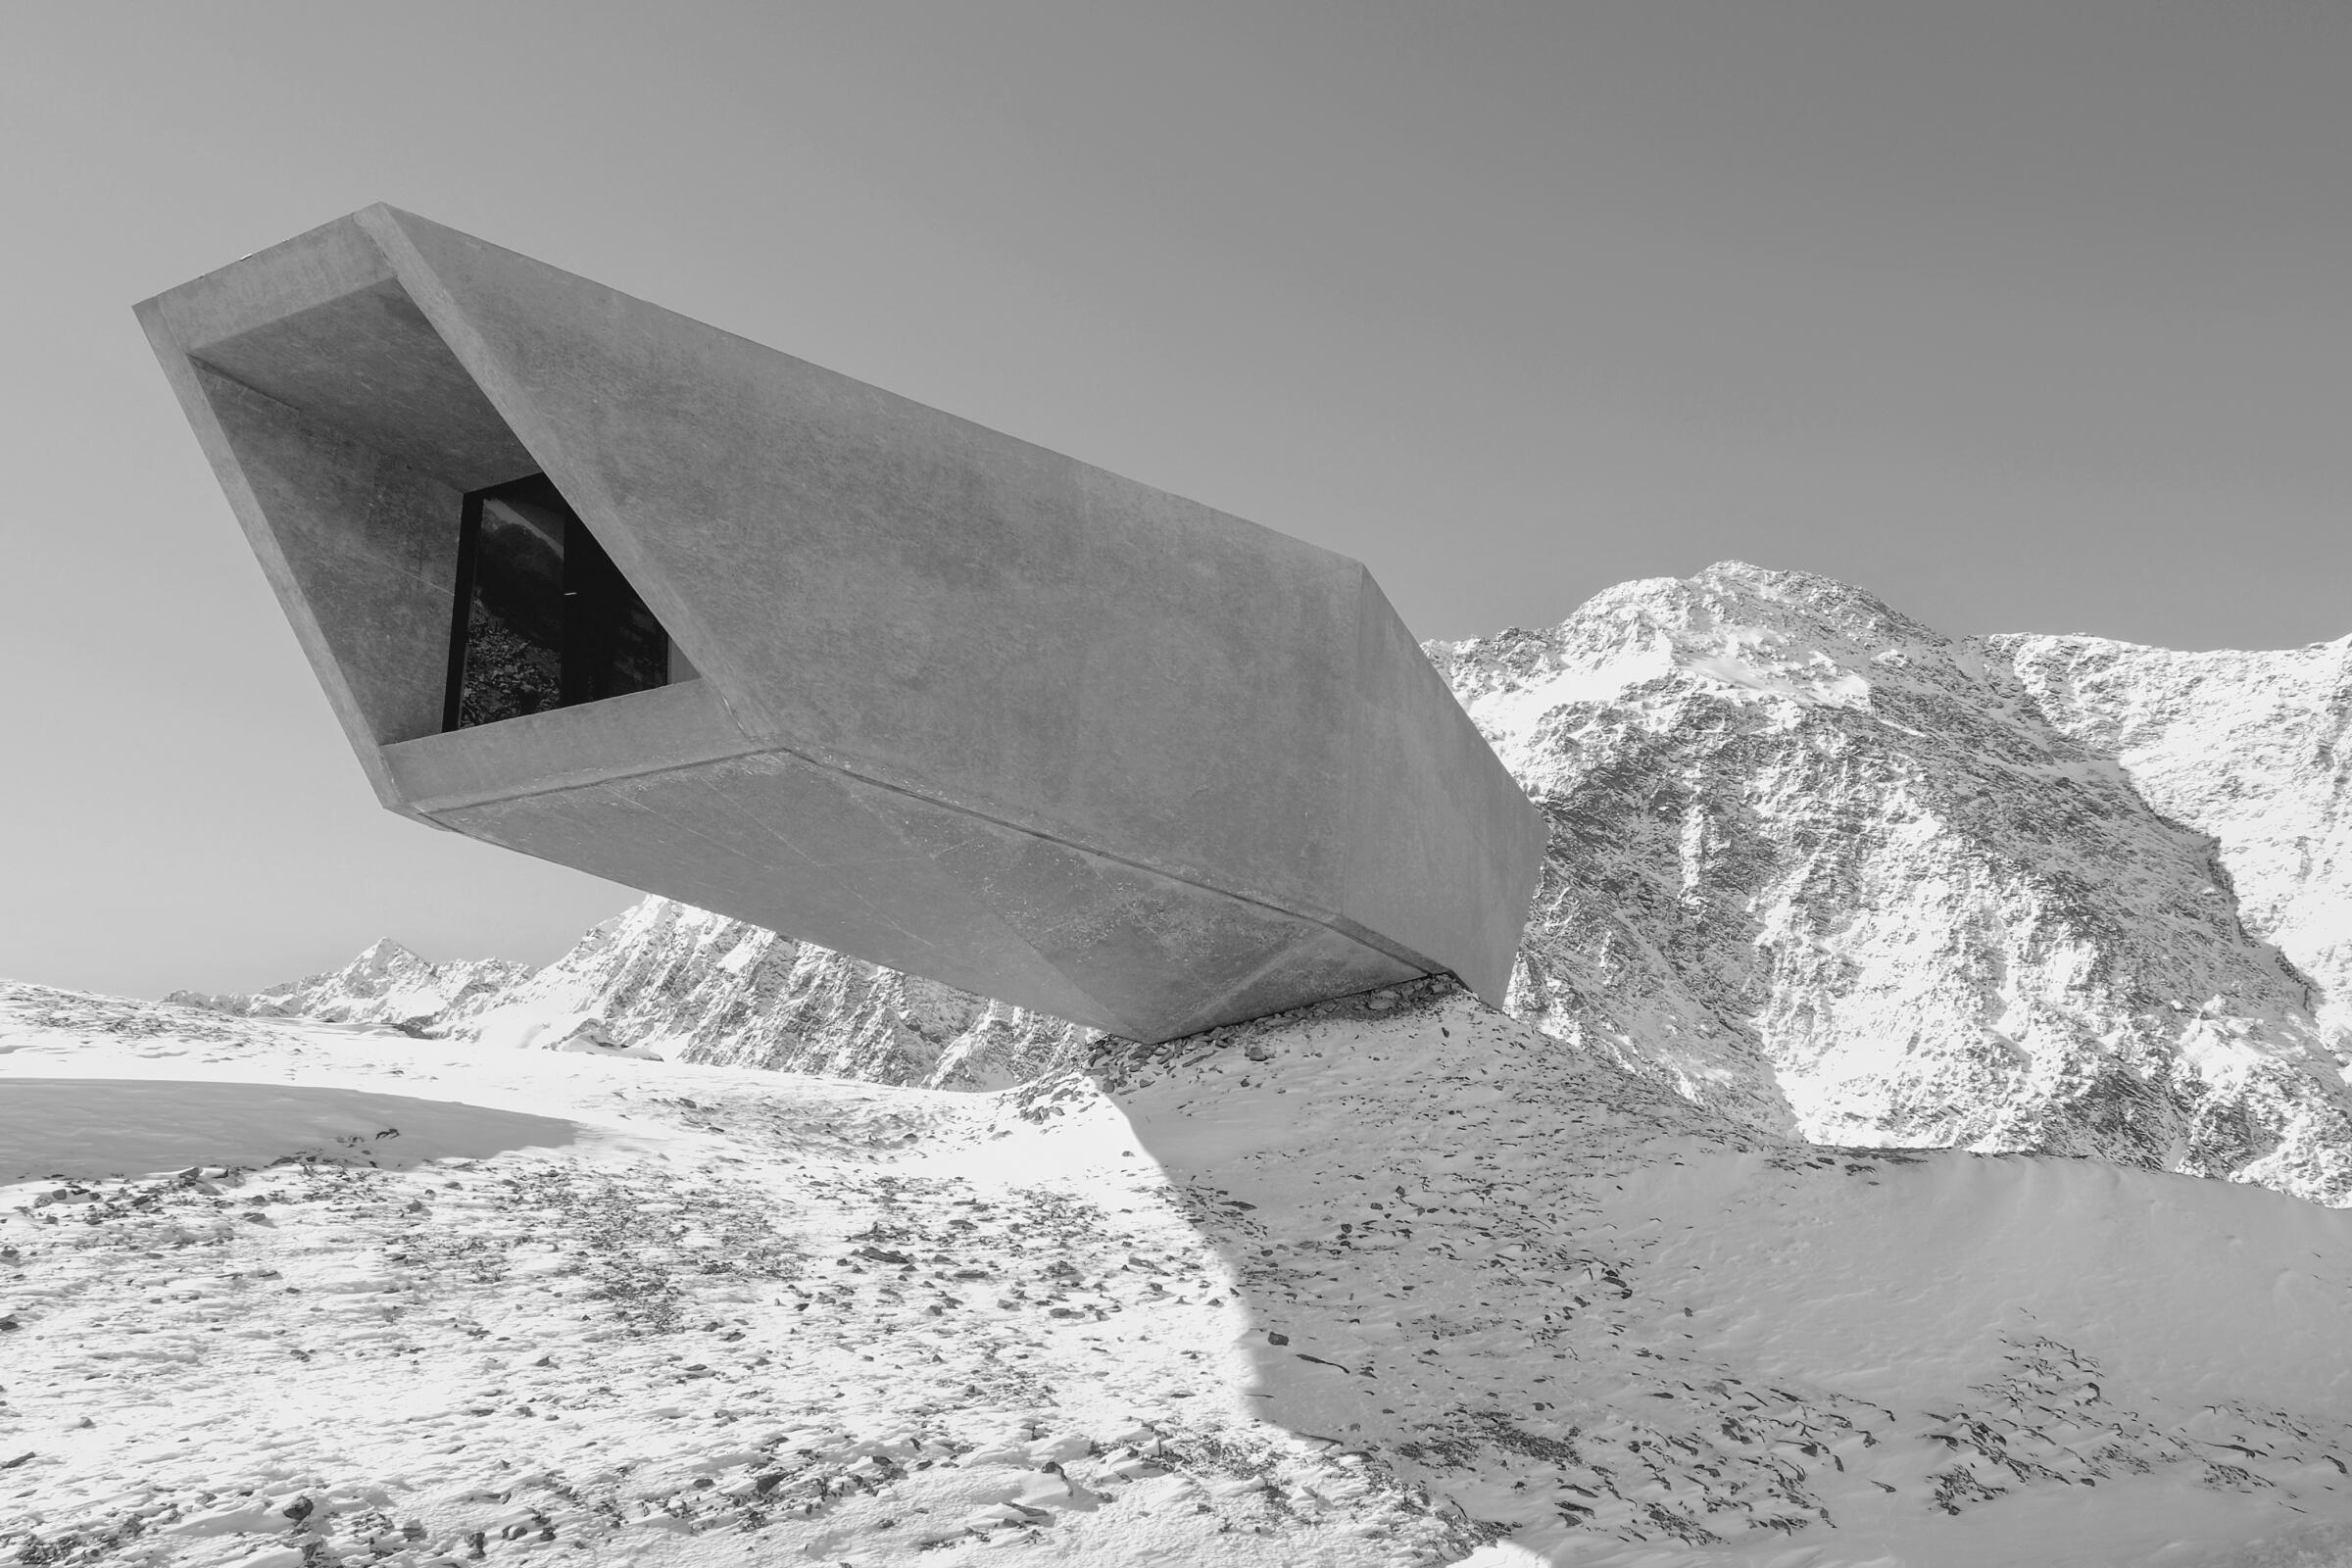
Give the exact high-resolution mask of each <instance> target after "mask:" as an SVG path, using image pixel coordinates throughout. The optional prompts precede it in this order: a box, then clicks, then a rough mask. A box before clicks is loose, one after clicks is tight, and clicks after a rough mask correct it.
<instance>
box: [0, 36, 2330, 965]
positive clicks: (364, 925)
mask: <svg viewBox="0 0 2352 1568" xmlns="http://www.w3.org/2000/svg"><path fill="white" fill-rule="evenodd" d="M0 148H4V149H5V150H4V151H0V214H4V215H5V233H6V236H7V244H6V249H5V251H4V252H0V281H4V282H5V285H6V290H5V298H6V299H7V300H8V302H9V310H8V329H7V334H6V352H5V354H0V462H4V463H5V468H6V473H7V476H8V482H9V485H10V492H11V493H10V494H9V496H8V498H7V501H6V504H5V508H4V509H0V545H4V546H5V548H4V549H0V667H5V669H6V670H7V671H8V678H7V680H6V682H5V685H4V686H0V974H4V975H8V976H12V977H16V978H21V979H28V980H38V981H43V982H47V983H51V984H61V985H72V986H83V987H89V988H93V989H100V990H108V991H115V992H121V993H126V994H130V995H157V994H160V993H161V992H162V991H164V990H167V989H169V988H172V987H174V986H182V985H186V986H196V987H201V988H206V989H224V988H239V989H243V988H249V987H253V986H257V985H261V984H265V983H268V982H270V981H273V980H277V979H281V978H287V977H291V976H293V975H296V974H299V973H302V972H305V971H310V970H316V969H319V968H323V967H327V966H329V965H331V964H334V963H337V962H340V961H341V960H342V959H343V958H345V957H347V956H349V955H350V954H352V953H353V952H355V951H357V950H358V949H359V948H361V947H363V946H365V945H366V944H367V943H368V942H370V941H372V940H373V939H375V938H376V937H378V936H382V935H392V936H396V937H398V938H400V939H401V940H402V941H405V942H407V943H408V944H409V945H411V946H412V947H415V948H417V950H418V951H420V952H423V953H424V954H426V955H427V956H435V957H448V956H475V955H486V954H503V955H506V956H514V957H521V958H529V959H534V960H544V959H546V958H549V957H552V956H554V955H555V954H557V953H558V952H560V951H561V950H562V949H563V948H564V946H565V945H567V944H568V942H569V941H570V940H571V939H572V938H573V937H574V936H575V935H576V934H577V933H578V932H579V930H580V929H582V928H583V927H584V926H586V925H588V924H590V923H591V922H593V921H594V920H597V919H600V918H602V917H604V916H606V915H608V914H611V913H613V912H615V911H616V910H618V909H619V908H621V907H624V906H625V905H626V904H627V903H628V902H629V900H630V898H631V895H630V894H629V893H628V892H626V891H625V890H622V889H619V888H615V887H613V886H612V885H610V884H606V883H601V882H597V881H594V880H592V879H589V878H585V877H582V876H579V875H577V874H575V873H572V872H569V871H564V870H560V869H558V868H556V867H552V866H544V865H540V864H538V863H536V862H532V861H528V860H525V859H523V858H520V857H517V856H513V855H510V854H507V853H506V852H503V851H498V850H492V849H488V848H485V847H482V846H478V845H474V844H471V843H468V842H466V841H464V840H461V839H458V838H456V837H455V836H452V835H447V834H436V833H432V832H430V831H428V830H426V829H423V828H420V827H417V826H415V825H413V824H411V823H408V822H404V821H401V820H399V819H397V818H395V817H393V816H391V815H390V814H389V813H386V812H384V811H382V810H380V809H378V808H377V807H376V806H375V805H374V803H373V798H372V796H371V795H370V794H369V792H368V786H367V785H366V783H365V782H364V781H363V780H362V778H361V775H360V771H359V768H358V766H357V765H356V764H355V763H354V762H353V760H352V759H351V757H350V754H349V752H348V750H347V749H346V747H345V745H344V742H343V740H342V737H341V735H340V734H339V732H338V731H337V730H336V728H335V726H334V724H333V722H332V720H331V719H330V717H329V715H328V712H327V709H326V704H325V702H324V700H323V698H322V697H321V696H320V695H319V690H318V687H317V684H316V682H315V681H314V680H313V678H312V676H311V674H310V672H309V670H308V668H307V667H306V666H305V665H304V663H303V662H302V659H301V657H300V655H299V653H298V652H297V650H296V648H295V645H294V640H293V637H292V635H291V633H290V632H289V631H288V630H287V628H286V625H285V622H284V620H283V618H282V617H281V615H280V614H279V613H278V611H277V609H276V607H275V605H274V603H273V602H272V601H271V600H270V596H269V593H268V591H267V589H266V588H265V586H264V584H263V581H262V577H261V573H260V571H259V570H258V568H257V567H256V566H255V564H254V563H253V560H252V557H251V555H250V554H249V552H248V551H247V549H246V547H245V544H244V542H243V539H242V537H241V535H240V534H239V533H238V531H237V528H236V526H235V524H234V522H233V521H232V520H231V518H230V515H229V513H228V509H227V506H226V504H225V503H224V502H223V501H222V499H221V492H220V489H219V487H218V486H217V485H216V484H215V482H214V480H213V478H212V476H211V474H210V472H209V470H208V469H207V468H206V466H205V465H204V463H203V461H202V459H201V458H200V456H199V455H198V452H197V448H196V444H195V441H194V439H193V437H192V436H191V435H190V434H189V433H188V430H187V428H186V426H185V423H184V421H183V420H182V419H181V417H180V415H179V413H178V411H177V409H176V408H175V406H174V405H173V402H172V397H171V395H170V394H169V392H168V391H167V389H166V387H165V384H164V380H163V377H162V375H161V374H160V373H159V372H158V371H157V369H156V368H155V366H154V363H153V361H152V359H151V358H150V356H149V354H148V350H147V347H146V344H145V342H144V340H143V339H142V338H141V336H140V334H139V332H138V330H137V328H136V326H135V325H134V323H133V322H132V319H131V316H130V306H131V304H132V303H133V302H134V301H136V300H138V299H141V298H143V297H145V296H147V295H149V294H153V293H156V292H159V291H161V290H163V289H165V288H168V287H170V286H172V285H173V284H176V283H178V282H181V281H183V280H184V279H186V278H188V277H191V276H193V275H195V274H197V273H199V272H203V271H207V270H211V269H213V268H215V267H218V266H221V265H222V264H224V263H226V262H228V261H230V260H232V259H234V258H235V257H237V256H239V255H242V254H244V253H245V252H248V251H252V250H256V249H259V248H261V247H263V246H265V245H269V244H271V243H273V242H275V241H277V240H279V239H282V238H284V237H286V236H288V235H291V234H293V233H296V232H298V231H300V230H302V229H305V228H309V227H311V226H313V225H315V224H317V223H319V222H322V221H325V220H327V219H329V218H333V217H335V216H337V215H338V214H341V213H345V212H348V211H350V210H352V209H354V208H357V207H361V206H364V205H366V204H367V203H368V202H372V201H388V202H391V203H393V204H395V205H397V206H401V207H406V208H409V209H411V210H413V211H416V212H417V213H421V214H423V215H424V216H426V217H428V218H432V219H434V220H436V221H441V222H444V223H448V224H452V225H454V226H456V227H459V228H463V229H466V230H468V231H470V232H473V233H476V234H479V235H481V236H483V237H484V238H486V239H489V240H492V241H494V242H496V243H499V244H502V245H506V246H509V247H511V248H513V249H515V250H519V251H522V252H524V253H526V254H529V255H532V256H536V257H539V258H541V259H543V260H546V261H549V262H552V263H554V264H556V265H558V266H561V267H564V268H566V269H569V270H573V271H576V272H581V273H585V274H587V275H588V276H590V277H594V278H597V279H599V280H600V281H603V282H607V283H611V284H613V285H615V286H617V287H619V288H623V289H626V290H629V291H630V292H633V293H636V294H640V295H643V296H645V297H647V298H649V299H652V300H655V301H657V302H659V303H661V304H663V305H666V306H669V307H671V308H672V309H676V310H680V311H683V312H686V313H687V314H689V315H692V316H696V317H699V318H701V319H705V320H708V321H711V322H714V323H716V324H718V325H720V326H724V327H727V328H730V329H732V330H734V331H737V332H741V333H743V334H745V335H747V336H750V337H753V338H756V339H759V340H760V341H762V342H766V343H770V344H773V345H775V346H776V347H778V348H782V349H786V350H789V351H790V352H792V353H795V354H798V355H801V356H803V357H804V358H807V359H810V360H813V361H815V362H817V363H819V364H821V365H826V366H829V367H832V368H836V369H839V370H843V371H846V372H848V373H849V374H852V375H856V376H858V377H861V378H863V379H865V380H868V381H872V382H875V383H877V384H879V385H881V386H885V387H888V388H890V389H891V390H893V391H897V392H901V393H905V394H907V395H908V396H910V397H914V398H917V399H920V400H922V401H924V402H927V403H931V404H934V405H936V406H938V407H941V408H944V409H948V410H950V411H952V412H954V413H956V414H959V415H963V416H965V417H970V418H973V419H977V420H979V421H980V422H982V423H985V424H989V425H993V426H996V427H998V428H1000V429H1003V430H1006V431H1010V432H1012V433H1013V434H1016V435H1019V436H1022V437H1025V438H1027V439H1030V440H1033V441H1037V442H1040V443H1042V444H1044V445H1046V446H1049V447H1053V448H1054V449H1056V450H1059V451H1063V452H1067V453H1070V454H1072V455H1074V456H1077V457H1080V458H1084V459H1086V460H1088V461H1090V462H1094V463H1097V464H1100V465H1103V466H1105V467H1108V468H1111V469H1114V470H1116V471H1118V472H1121V473H1124V474H1128V475H1130V476H1132V477H1135V478H1138V479H1142V480H1146V481H1148V482H1151V483H1152V484H1156V485H1159V486H1162V487H1164V488H1166V489H1169V490H1173V491H1176V492H1178V493H1180V494H1183V495H1188V496H1191V497H1194V498H1195V499H1198V500H1201V501H1204V502H1207V503H1210V504H1212V505H1214V506H1218V507H1221V508H1224V509H1226V510H1228V511H1231V512H1235V513H1239V514H1241V515H1244V516H1248V517H1250V518H1253V519H1254V520H1257V521H1259V522H1263V523H1266V524H1268V525H1270V526H1273V527H1276V528H1280V529H1282V530H1284V531H1286V532H1290V533H1293V534H1297V535H1299V536H1301V537H1304V538H1307V539H1311V540H1314V541H1316V542H1318V543H1320V544H1324V545H1327V546H1330V547H1332V548H1334V549H1337V550H1341V551H1344V552H1346V553H1348V554H1350V555H1353V556H1355V557H1357V558H1358V559H1360V560H1362V561H1364V562H1365V563H1367V564H1369V565H1370V566H1371V567H1372V569H1373V571H1374V572H1375V574H1376V575H1377V576H1378V577H1379V578H1380V580H1381V582H1382V584H1383V585H1384V586H1385V587H1386V588H1387V589H1388V592H1389V594H1390V597H1391V598H1392V599H1393V600H1394V601H1395V602H1396V604H1397V608H1398V610H1399V611H1400V612H1401V613H1403V615H1404V617H1405V619H1406V620H1407V621H1408V622H1409V623H1410V624H1411V625H1412V626H1413V628H1414V629H1415V631H1417V632H1418V633H1420V634H1421V635H1423V636H1425V637H1427V636H1443V637H1462V636H1469V635H1473V634H1480V633H1486V632H1491V631H1495V630H1497V629H1499V628H1501V627H1503V626H1506V625H1512V624H1517V625H1523V626H1533V625H1544V624H1549V623H1552V622H1556V621H1558V620H1559V619H1561V618H1562V617H1563V616H1565V615H1566V614H1567V613H1569V612H1570V611H1571V610H1573V609H1574V608H1575V607H1576V606H1577V605H1578V604H1579V603H1580V602H1581V601H1583V600H1584V599H1586V598H1588V597H1589V596H1590V595H1592V594H1593V592H1595V591H1597V590H1599V589H1601V588H1604V587H1606V586H1608V585H1609V584H1611V583H1615V582H1618V581H1622V580H1624V579H1626V578H1629V577H1641V576H1657V575H1664V574H1673V575H1682V574H1687V573H1689V572H1691V571H1693V570H1695V569H1697V568H1698V567H1700V566H1702V565H1705V564H1707V563H1709V562H1711V561H1716V560H1722V559H1727V558H1737V559H1741V560H1746V561H1752V562H1756V563H1759V564H1766V565H1774V566H1792V567H1801V568H1804V569H1807V570H1811V571H1818V572H1824V573H1827V574H1829V575H1832V576H1835V577H1839V578H1842V579H1844V580H1846V581H1849V582H1854V583H1858V584H1861V585H1863V586H1865V587H1868V588H1870V589H1873V590H1875V591H1876V592H1878V593H1879V594H1881V595H1882V596H1883V597H1885V598H1886V599H1887V600H1888V601H1889V602H1891V603H1892V604H1894V605H1895V606H1896V607H1897V608H1899V609H1902V610H1905V611H1907V612H1909V613H1913V614H1915V615H1918V616H1920V617H1921V618H1923V619H1925V620H1927V621H1929V622H1930V623H1932V624H1934V625H1936V626H1939V627H1941V628H1943V629H1945V630H1948V631H1954V632H1975V631H2005V630H2039V631H2084V632H2094V633H2099V634H2103V635H2107V636H2114V637H2123V638H2129V639H2132V640H2135V641H2140V642H2151V643H2162V644H2168V645H2172V646H2177V647H2189V648H2211V647H2229V646H2235V647H2249V646H2250V647H2278V646H2291V645H2296V644H2301V643H2307V642H2313V641H2318V640H2321V639H2327V638H2332V637H2336V636H2340V635H2343V634H2344V633H2346V632H2348V631H2352V604H2348V603H2347V595H2346V589H2347V586H2348V585H2352V527H2348V526H2347V522H2348V520H2352V519H2348V518H2347V502H2348V501H2352V433H2348V431H2347V414H2348V413H2352V6H2346V5H2344V4H2341V3H2339V0H2230V3H2220V0H2217V3H2214V4H2210V5H2176V4H2168V3H2164V0H2097V3H2075V0H1958V3H1953V0H1940V3H1938V0H1860V3H1853V4H1812V3H1801V0H1800V3H1781V0H1737V3H1734V0H1719V3H1714V4H1682V3H1677V0H1627V3H1624V4H1576V3H1555V4H1544V5H1506V4H1482V3H1475V0H1461V3H1455V0H1448V3H1446V4H1443V5H1440V4H1434V3H1433V4H1427V5H1423V6H1417V7H1407V6H1390V5H1379V4H1372V3H1369V0H1343V3H1331V4H1322V3H1304V0H1300V3H1271V4H1268V3H1254V0H1253V3H1249V4H1236V5H1213V4H1203V3H1200V0H1185V3H1183V4H1176V5H1153V6H1144V5H1124V4H1111V3H1105V0H1087V3H1082V4H1070V5H1054V6H1049V5H1032V4H988V3H982V4H944V3H943V4H936V5H923V6H907V5H895V4H887V3H877V0H856V3H849V4H841V5H801V4H782V3H777V4H756V5H755V4H745V5H703V4H693V3H680V0H665V3H663V4H661V5H613V4H596V3H589V0H567V3H564V4H524V3H501V4H479V3H466V4H433V3H421V0H404V3H403V4H401V5H398V6H379V5H366V6H363V5H345V4H323V3H300V4H292V3H289V4H271V5H258V4H238V3H233V0H215V3H208V4H205V5H184V6H183V5H165V4H153V3H143V4H137V5H118V4H107V3H99V0H71V3H66V4H48V3H36V0H13V3H12V4H9V5H7V6H5V7H0Z"/></svg>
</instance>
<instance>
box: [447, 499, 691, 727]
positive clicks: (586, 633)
mask: <svg viewBox="0 0 2352 1568" xmlns="http://www.w3.org/2000/svg"><path fill="white" fill-rule="evenodd" d="M673 662H675V663H676V664H677V665H678V668H677V671H676V673H677V677H678V678H680V679H683V678H685V677H686V676H687V675H689V674H691V673H692V672H691V671H690V670H688V669H687V668H685V666H684V662H683V661H682V660H674V661H673V658H672V649H671V646H670V641H669V635H668V633H667V632H665V631H663V630H662V623H661V622H660V621H658V620H656V619H655V618H654V613H653V612H652V611H650V610H648V609H647V608H646V607H645V601H644V600H642V599H640V598H638V597H637V590H636V589H634V588H631V587H630V586H629V583H628V579H627V578H625V577H623V576H621V574H620V570H619V568H618V567H616V566H614V565H613V559H612V557H610V556H608V555H606V554H605V552H604V547H603V546H601V545H599V544H598V543H597V542H596V538H595V536H594V535H592V534H590V533H589V531H588V528H587V525H586V524H584V523H582V522H581V521H580V519H579V515H578V514H577V513H575V512H573V511H572V510H571V508H570V507H569V506H568V505H566V504H565V502H564V497H563V496H562V495H561V494H560V493H559V492H558V491H557V489H556V487H555V485H554V484H553V483H551V482H550V481H549V480H548V477H547V475H545V474H543V473H535V474H532V475H531V476H530V477H528V478H524V479H516V480H515V481H513V482H512V483H509V484H502V485H494V486H492V487H491V488H489V489H487V490H476V491H474V492H472V493H471V494H469V495H467V496H466V504H465V510H464V513H463V515H462V516H461V518H460V520H459V534H458V593H457V610H456V619H455V621H454V623H453V625H452V627H451V630H450V659H449V690H448V695H447V699H446V701H445V703H444V707H443V715H442V727H443V728H444V729H465V728H467V727H468V726H470V725H474V724H495V723H497V722H498V721H499V720H500V719H504V718H515V717H518V716H520V715H521V714H524V713H537V712H542V711H546V710H548V709H551V708H569V707H570V706H572V705H573V704H575V703H593V702H595V701H597V700H598V699H600V698H605V697H618V696H620V695H622V694H623V693H625V692H639V691H644V690H645V689H646V688H648V687H651V686H663V685H667V684H668V683H669V681H670V679H671V677H672V670H671V666H672V664H673Z"/></svg>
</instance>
